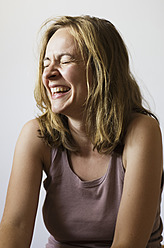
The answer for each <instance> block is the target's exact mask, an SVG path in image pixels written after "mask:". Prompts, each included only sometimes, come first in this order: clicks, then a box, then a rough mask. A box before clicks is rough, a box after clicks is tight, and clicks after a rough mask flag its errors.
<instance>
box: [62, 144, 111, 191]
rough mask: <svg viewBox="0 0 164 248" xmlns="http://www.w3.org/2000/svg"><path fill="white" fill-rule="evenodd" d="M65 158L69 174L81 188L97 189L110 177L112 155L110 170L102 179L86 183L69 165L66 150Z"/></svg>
mask: <svg viewBox="0 0 164 248" xmlns="http://www.w3.org/2000/svg"><path fill="white" fill-rule="evenodd" d="M64 156H65V161H66V168H67V169H68V171H69V174H70V175H71V177H72V178H73V179H74V180H76V182H77V183H78V185H79V186H80V187H84V188H92V187H96V186H98V185H100V184H101V183H102V182H103V181H104V180H105V179H106V177H107V176H108V174H109V171H110V168H111V166H110V165H111V163H112V155H111V156H110V158H109V162H108V168H107V171H106V173H105V174H104V175H103V176H102V177H100V178H97V179H94V180H91V181H84V180H82V179H81V178H80V177H79V176H78V175H77V174H76V173H75V172H74V171H73V170H72V169H71V166H70V163H69V159H68V153H67V151H66V149H64Z"/></svg>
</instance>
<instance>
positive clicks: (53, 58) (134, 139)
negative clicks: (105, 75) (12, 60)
mask: <svg viewBox="0 0 164 248" xmlns="http://www.w3.org/2000/svg"><path fill="white" fill-rule="evenodd" d="M57 32H58V33H57ZM57 32H56V34H55V35H54V36H53V37H52V39H51V40H50V43H49V45H48V47H47V51H46V58H48V60H46V63H47V62H48V63H49V64H48V67H47V64H46V68H45V70H44V73H43V82H44V85H45V87H46V89H47V92H48V94H49V97H50V100H51V103H52V109H53V111H54V112H56V113H57V112H59V113H63V114H65V115H66V116H67V117H68V123H69V126H70V130H71V132H72V135H73V137H74V139H75V141H76V142H77V144H78V146H79V148H80V152H79V153H78V154H74V153H69V157H70V162H71V165H72V167H73V170H74V172H75V173H76V174H77V175H78V176H79V177H81V178H82V179H83V180H93V179H96V178H99V177H101V176H102V175H104V173H105V172H106V170H107V164H108V161H109V156H106V155H100V154H98V152H97V151H93V150H92V148H93V145H92V144H91V142H90V140H89V139H88V137H87V135H86V133H85V125H84V118H83V112H82V110H83V103H84V102H85V97H86V93H87V91H86V80H85V76H84V75H85V67H84V64H83V63H81V62H79V61H80V57H79V54H78V53H77V58H78V59H77V62H75V61H72V62H70V63H68V65H67V66H68V67H67V66H66V65H65V66H63V67H62V65H61V64H59V63H57V61H59V60H58V54H60V53H61V50H62V52H66V50H67V52H68V50H69V52H70V51H71V52H72V53H74V54H75V55H76V51H77V47H76V43H75V41H74V39H73V37H72V36H71V35H70V34H69V30H68V29H61V30H59V31H57ZM54 44H55V45H54ZM60 44H62V45H60ZM60 46H61V47H60ZM55 49H56V50H55ZM77 72H78V73H77ZM79 74H80V75H81V76H80V75H79ZM51 75H53V77H51ZM53 83H55V84H56V85H67V86H69V87H70V89H71V90H70V92H69V93H68V94H66V95H64V96H62V97H61V99H51V94H50V88H49V85H50V84H53ZM76 104H77V105H76ZM79 109H80V111H78V110H79ZM38 128H39V127H38V123H37V121H36V120H31V121H30V122H28V123H27V124H25V126H24V127H23V129H22V131H21V134H20V136H19V138H18V141H17V144H16V148H15V154H14V159H13V168H12V172H11V177H10V183H9V187H8V193H7V198H6V205H5V210H4V214H3V218H2V222H1V225H0V248H2V247H6V248H13V247H14V248H16V247H17V248H19V247H21V248H27V247H30V243H31V238H32V234H33V227H34V222H35V216H36V211H37V205H38V199H39V191H40V184H41V179H42V171H43V169H44V171H45V172H46V173H48V170H49V166H50V154H51V150H50V148H49V147H47V146H46V145H45V144H44V143H43V141H42V139H39V138H38V133H37V130H38ZM122 159H123V164H124V167H125V181H124V188H123V195H122V199H121V204H120V209H119V213H118V218H117V223H116V229H115V234H114V241H113V244H112V248H132V247H133V248H138V247H139V248H145V247H146V244H147V242H148V239H149V236H150V234H151V230H152V226H153V222H154V219H155V214H156V210H157V205H158V200H159V196H160V184H161V174H162V141H161V133H160V129H159V125H158V123H157V122H156V121H155V120H154V119H152V118H150V117H148V116H144V115H140V114H136V115H133V116H132V120H131V123H130V125H129V127H128V131H127V135H126V138H125V148H124V151H123V156H122ZM18 192H19V194H18Z"/></svg>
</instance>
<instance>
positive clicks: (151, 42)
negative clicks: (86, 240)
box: [0, 0, 164, 248]
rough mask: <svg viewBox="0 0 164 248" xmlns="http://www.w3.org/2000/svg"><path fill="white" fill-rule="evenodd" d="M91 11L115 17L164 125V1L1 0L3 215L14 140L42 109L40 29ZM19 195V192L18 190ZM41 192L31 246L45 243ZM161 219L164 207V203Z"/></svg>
mask: <svg viewBox="0 0 164 248" xmlns="http://www.w3.org/2000/svg"><path fill="white" fill-rule="evenodd" d="M81 14H89V15H94V16H97V17H102V18H106V19H108V20H110V21H111V22H113V24H114V25H115V26H116V27H117V29H118V30H119V31H120V32H121V34H122V36H123V39H124V40H125V43H126V44H127V47H128V50H129V53H130V57H131V69H132V72H133V73H134V75H135V77H136V79H137V81H138V83H139V85H140V87H141V90H142V92H143V95H144V97H145V98H146V100H147V101H148V102H149V104H150V107H151V109H152V111H154V112H155V113H156V115H157V116H158V118H159V120H160V123H161V130H162V133H163V130H164V112H163V107H164V76H163V74H164V68H163V67H164V0H101V1H95V0H87V1H86V0H83V1H78V0H68V1H67V0H65V1H64V0H58V1H56V0H28V1H27V0H14V1H13V0H1V2H0V58H1V59H0V219H1V217H2V213H3V208H4V203H5V196H6V191H7V185H8V180H9V174H10V170H11V165H12V157H13V152H14V147H15V143H16V140H17V137H18V135H19V133H20V130H21V128H22V126H23V124H24V123H25V122H27V121H28V120H29V119H32V118H34V117H35V115H36V113H37V109H36V107H35V101H34V98H33V89H34V85H35V80H36V74H37V59H38V57H37V56H38V54H37V43H38V30H39V28H40V26H41V24H42V23H43V22H44V21H45V20H46V19H47V18H49V17H52V16H61V15H81ZM18 194H19V192H18ZM44 195H45V192H44V190H43V188H42V189H41V197H40V203H39V209H38V214H37V220H36V225H35V232H34V237H33V242H32V246H31V247H32V248H38V247H44V245H45V243H46V241H47V237H48V233H47V231H46V229H45V227H44V224H43V221H42V213H41V208H42V204H43V201H44ZM162 218H163V219H164V207H163V204H162Z"/></svg>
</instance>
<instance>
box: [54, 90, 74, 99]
mask: <svg viewBox="0 0 164 248" xmlns="http://www.w3.org/2000/svg"><path fill="white" fill-rule="evenodd" d="M69 92H70V90H69V91H67V92H65V93H55V94H54V95H52V100H55V99H58V98H61V97H63V96H65V95H67V94H68V93H69Z"/></svg>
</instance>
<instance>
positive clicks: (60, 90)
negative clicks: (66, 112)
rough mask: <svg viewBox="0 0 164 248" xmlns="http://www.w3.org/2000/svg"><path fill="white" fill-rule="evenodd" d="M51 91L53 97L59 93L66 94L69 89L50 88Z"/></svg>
mask: <svg viewBox="0 0 164 248" xmlns="http://www.w3.org/2000/svg"><path fill="white" fill-rule="evenodd" d="M50 89H51V93H52V95H53V94H55V93H58V92H66V91H68V90H69V88H68V87H65V86H64V87H54V88H50Z"/></svg>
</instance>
